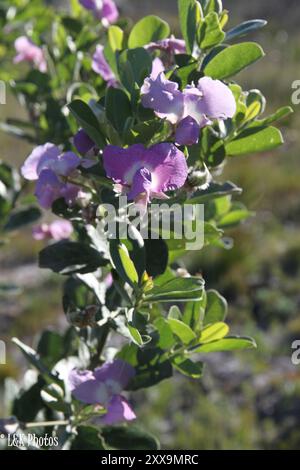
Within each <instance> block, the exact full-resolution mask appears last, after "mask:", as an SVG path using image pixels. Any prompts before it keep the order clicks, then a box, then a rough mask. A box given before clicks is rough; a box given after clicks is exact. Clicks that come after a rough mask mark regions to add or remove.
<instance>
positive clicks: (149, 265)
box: [144, 238, 169, 277]
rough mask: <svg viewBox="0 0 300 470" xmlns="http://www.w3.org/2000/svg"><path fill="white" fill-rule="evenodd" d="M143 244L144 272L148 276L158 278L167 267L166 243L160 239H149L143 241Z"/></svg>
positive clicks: (167, 253)
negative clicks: (144, 253)
mask: <svg viewBox="0 0 300 470" xmlns="http://www.w3.org/2000/svg"><path fill="white" fill-rule="evenodd" d="M144 243H145V250H146V271H147V273H148V275H149V276H152V277H157V276H160V275H161V274H163V273H164V272H165V270H166V269H167V266H168V259H169V252H168V247H167V245H166V242H165V241H164V240H162V239H161V238H159V239H151V238H149V239H146V240H144Z"/></svg>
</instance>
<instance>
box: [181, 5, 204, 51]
mask: <svg viewBox="0 0 300 470" xmlns="http://www.w3.org/2000/svg"><path fill="white" fill-rule="evenodd" d="M178 9H179V20H180V26H181V31H182V36H183V38H184V40H185V43H186V50H187V52H188V53H189V54H193V51H194V46H195V42H196V37H197V31H198V27H199V25H200V22H201V19H202V18H203V12H202V9H201V5H200V3H198V2H197V1H196V0H178Z"/></svg>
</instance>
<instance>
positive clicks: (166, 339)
mask: <svg viewBox="0 0 300 470" xmlns="http://www.w3.org/2000/svg"><path fill="white" fill-rule="evenodd" d="M154 326H155V328H157V330H158V332H159V341H158V343H157V345H158V347H159V348H161V349H170V348H171V347H172V346H173V345H174V344H175V338H174V335H173V333H172V329H171V327H170V325H169V323H168V321H167V320H165V319H164V318H163V317H159V318H157V319H156V320H155V321H154Z"/></svg>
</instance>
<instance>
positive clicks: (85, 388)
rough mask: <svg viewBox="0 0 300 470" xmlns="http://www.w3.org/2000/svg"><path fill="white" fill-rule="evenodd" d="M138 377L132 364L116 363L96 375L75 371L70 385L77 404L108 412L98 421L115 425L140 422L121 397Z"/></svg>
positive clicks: (71, 373) (104, 366) (99, 369)
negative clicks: (125, 422)
mask: <svg viewBox="0 0 300 470" xmlns="http://www.w3.org/2000/svg"><path fill="white" fill-rule="evenodd" d="M134 376H135V370H134V368H133V367H132V366H131V365H130V364H128V363H126V362H124V361H122V360H121V359H116V360H114V361H113V362H110V363H108V362H107V363H105V364H103V366H101V367H98V368H97V369H95V370H94V371H90V370H84V371H79V370H76V369H73V370H72V371H71V372H70V374H69V380H68V381H69V386H70V389H71V392H72V394H73V396H74V397H75V398H76V399H77V400H79V401H82V402H83V403H86V404H89V405H101V406H103V407H105V408H106V410H107V413H106V414H105V415H104V416H102V417H100V418H99V419H97V421H99V423H104V424H108V425H111V424H115V423H119V422H122V421H132V420H134V419H135V418H136V416H135V413H134V411H133V410H132V408H131V407H130V405H129V403H128V402H127V400H126V399H125V398H124V397H123V396H122V395H121V392H122V390H124V388H126V386H127V385H128V384H129V382H130V380H131V379H132V378H133V377H134Z"/></svg>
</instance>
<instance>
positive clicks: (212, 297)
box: [204, 290, 228, 325]
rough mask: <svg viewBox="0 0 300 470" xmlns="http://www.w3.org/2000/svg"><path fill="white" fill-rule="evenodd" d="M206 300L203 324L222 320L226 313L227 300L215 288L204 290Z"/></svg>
mask: <svg viewBox="0 0 300 470" xmlns="http://www.w3.org/2000/svg"><path fill="white" fill-rule="evenodd" d="M206 296H207V301H206V309H205V317H204V325H208V324H210V323H216V322H223V321H224V320H225V318H226V315H227V310H228V306H227V301H226V299H225V298H224V297H222V295H221V294H219V292H217V291H216V290H208V291H207V292H206Z"/></svg>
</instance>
